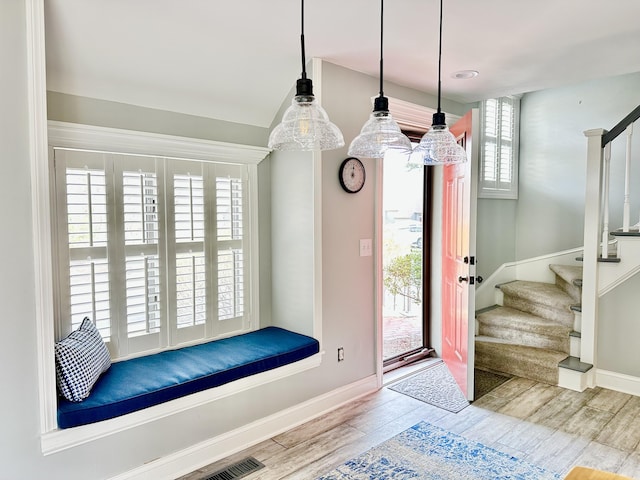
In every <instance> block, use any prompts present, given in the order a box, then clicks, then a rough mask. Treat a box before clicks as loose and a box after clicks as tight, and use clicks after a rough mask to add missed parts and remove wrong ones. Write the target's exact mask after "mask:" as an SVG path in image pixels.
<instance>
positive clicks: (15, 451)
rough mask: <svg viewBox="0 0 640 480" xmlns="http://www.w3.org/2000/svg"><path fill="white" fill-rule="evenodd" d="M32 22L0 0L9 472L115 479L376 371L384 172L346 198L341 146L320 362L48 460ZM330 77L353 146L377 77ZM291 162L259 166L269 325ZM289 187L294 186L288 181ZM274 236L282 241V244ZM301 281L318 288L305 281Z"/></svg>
mask: <svg viewBox="0 0 640 480" xmlns="http://www.w3.org/2000/svg"><path fill="white" fill-rule="evenodd" d="M25 20H26V15H25V11H24V2H23V1H22V0H5V1H3V2H0V60H1V61H2V65H3V72H8V74H6V75H3V88H2V89H1V90H0V111H2V112H3V114H2V117H1V120H0V121H1V122H2V124H1V125H2V128H0V159H1V161H2V162H3V164H4V166H5V169H6V171H8V172H11V176H9V175H2V176H1V178H0V191H1V192H2V195H3V198H5V199H6V200H7V201H5V202H2V205H0V222H1V224H2V225H5V228H10V229H11V235H3V236H2V238H1V239H0V262H1V263H2V265H3V268H2V276H1V277H0V312H1V318H2V319H3V322H4V324H3V332H4V334H5V336H6V338H9V339H10V341H7V342H5V346H4V347H3V349H2V355H3V360H4V361H3V362H1V366H0V373H1V376H2V378H3V380H4V381H5V382H6V384H7V385H11V392H10V393H9V394H6V395H3V396H2V397H1V398H0V408H1V409H2V411H3V412H5V413H6V415H5V416H4V417H3V429H2V432H3V433H2V435H1V436H0V439H1V440H0V441H1V442H2V443H1V445H0V447H1V448H0V464H2V466H3V476H6V477H7V478H44V477H46V478H51V479H62V478H64V479H65V480H75V479H78V480H80V479H82V480H84V479H87V478H91V479H101V478H110V477H113V476H115V475H117V474H119V473H122V472H125V471H128V470H131V469H134V468H136V467H140V466H141V465H143V464H145V463H147V462H151V461H153V460H155V459H157V458H161V457H163V456H166V455H169V454H172V453H174V452H177V451H180V450H182V449H185V448H187V447H189V446H192V445H194V444H197V443H199V442H202V441H205V440H207V439H209V438H212V437H216V436H219V435H222V434H224V433H225V432H228V431H231V430H233V429H236V428H238V427H241V426H243V425H246V424H248V423H250V422H253V421H256V420H259V419H261V418H264V417H266V416H268V415H271V414H274V413H276V412H279V411H281V410H283V409H286V408H288V407H291V406H294V405H298V404H300V403H302V402H304V401H306V400H309V399H311V398H314V397H317V396H319V395H321V394H324V393H327V392H329V391H331V390H334V389H336V388H339V387H341V386H345V385H348V384H350V383H352V382H354V381H357V380H360V379H363V378H366V377H367V376H370V375H372V374H373V373H374V372H375V358H376V357H375V351H374V348H375V347H374V342H373V339H374V338H375V337H374V328H375V319H374V270H373V258H372V257H364V258H363V257H360V256H359V253H358V241H359V239H360V238H373V226H374V206H375V192H374V185H375V173H374V169H373V162H372V161H368V162H367V164H366V166H367V169H368V172H369V181H368V182H367V185H366V187H365V189H364V190H363V191H362V192H361V193H360V194H359V195H356V196H351V195H347V194H346V193H344V192H343V191H342V190H341V189H340V187H339V185H338V181H337V178H336V177H337V169H338V165H339V163H340V161H341V160H342V159H343V157H344V156H345V155H346V147H345V149H344V150H339V151H334V152H327V153H326V154H323V159H322V161H323V164H322V185H323V187H322V192H321V195H322V206H323V212H322V213H323V217H322V229H323V236H322V248H323V252H324V256H323V259H322V268H323V273H324V276H323V279H322V285H323V296H322V299H321V302H322V309H323V313H324V318H323V340H324V344H323V345H324V348H325V350H326V352H327V355H326V356H325V357H324V360H323V362H322V365H321V366H320V367H318V368H316V369H313V370H310V371H307V372H304V373H301V374H298V375H295V376H292V377H288V378H286V379H282V380H279V381H275V382H272V383H270V384H268V385H264V386H260V387H257V388H254V389H251V390H249V391H245V392H242V393H240V394H237V395H234V396H232V397H228V398H224V399H221V400H219V401H216V402H213V403H211V404H208V405H205V406H201V407H198V408H194V409H191V410H189V411H185V412H182V413H180V414H177V415H173V416H171V417H167V418H163V419H161V420H157V421H154V422H151V423H149V424H146V425H143V426H140V427H136V428H133V429H130V430H127V431H124V432H120V433H118V434H114V435H111V436H109V437H108V438H104V439H100V440H96V441H93V442H89V443H86V444H84V445H81V446H78V447H75V448H71V449H68V450H65V451H63V452H60V453H56V454H51V455H48V456H46V457H44V456H43V455H42V454H41V451H40V444H39V419H38V412H39V407H38V376H37V365H36V360H37V352H36V348H37V346H36V328H35V326H36V320H35V311H34V306H33V301H32V299H33V297H34V295H35V289H34V283H35V280H34V274H33V268H34V267H33V265H32V258H33V256H32V240H33V236H32V228H31V210H30V201H31V196H30V165H29V144H28V121H29V119H28V118H27V113H26V112H27V94H26V90H25V85H26V83H27V82H26V76H27V67H26V54H25V52H26V39H25V27H24V25H25ZM323 76H324V83H325V89H324V100H325V105H326V107H327V110H328V111H329V114H330V115H331V117H332V118H333V119H334V121H335V122H336V123H338V124H339V126H340V127H341V128H342V129H343V132H344V133H345V137H346V138H347V141H349V140H350V139H351V138H353V136H354V135H355V134H357V132H358V131H359V129H360V127H361V125H362V123H363V122H364V121H365V119H366V118H367V116H368V115H369V112H370V109H371V107H370V103H369V102H370V97H371V96H372V95H374V94H375V92H376V91H377V88H376V82H375V79H371V78H369V77H364V76H362V75H360V74H357V73H355V72H350V71H348V70H344V69H341V68H339V67H334V66H332V65H329V64H326V68H325V70H324V75H323ZM294 80H295V79H292V83H293V82H294ZM389 93H390V94H393V95H395V96H397V97H399V98H403V99H406V100H413V98H415V97H418V96H419V94H418V93H417V92H410V91H407V90H406V89H400V88H397V89H390V92H389ZM408 93H411V95H408ZM405 94H407V95H405ZM412 97H413V98H412ZM286 103H288V100H287V101H286ZM49 106H50V108H51V116H50V118H52V119H56V120H63V121H71V122H84V123H89V124H93V125H102V126H109V127H115V128H130V129H137V130H146V131H153V132H158V133H166V134H175V135H182V136H193V137H202V138H207V139H212V140H221V141H238V142H241V143H242V142H244V143H252V144H257V145H264V144H265V143H266V138H267V135H266V133H267V132H266V131H264V129H258V130H256V129H254V128H253V127H247V126H236V125H230V124H228V123H227V122H219V121H208V120H206V119H199V118H197V117H189V118H187V117H188V116H184V115H180V114H172V113H170V112H159V111H152V110H149V109H143V108H140V107H135V106H132V105H123V104H114V103H111V102H104V101H99V100H93V99H83V98H78V97H73V96H69V95H58V94H55V93H52V92H50V95H49ZM431 106H433V105H431ZM455 113H458V112H455ZM211 127H215V128H211ZM218 127H220V128H218ZM283 158H284V157H283ZM289 161H291V160H290V159H286V160H285V163H283V164H278V165H272V164H271V160H269V159H267V160H265V161H264V162H263V163H262V164H261V165H260V167H259V171H260V179H259V188H260V192H259V198H260V203H261V211H260V217H261V218H260V235H261V236H262V235H264V236H265V237H266V238H264V239H263V242H262V243H261V268H264V269H265V270H267V271H268V272H261V283H262V288H261V302H264V304H263V305H261V310H262V314H263V320H264V321H265V322H269V323H277V320H274V319H272V318H270V315H271V313H272V312H277V311H279V310H280V309H281V308H282V306H281V305H276V306H273V308H272V305H271V302H272V301H273V299H275V298H277V297H278V296H281V297H282V291H281V290H279V289H280V288H281V286H280V285H278V283H277V282H273V283H272V281H271V276H270V273H271V271H275V269H276V268H278V267H275V268H274V269H270V268H269V267H270V263H271V262H272V261H273V260H274V258H275V259H277V258H278V256H277V255H271V252H272V251H273V252H275V251H276V250H277V249H280V248H281V246H282V245H280V244H279V240H278V238H277V235H274V234H273V229H272V227H271V219H272V218H276V219H277V220H276V222H280V221H281V220H282V219H283V218H285V217H286V213H287V212H282V211H278V212H273V211H272V210H273V209H274V208H277V209H281V208H284V206H283V205H284V204H287V203H288V197H287V190H286V189H284V188H283V189H282V190H281V191H278V192H277V193H276V194H275V195H273V198H275V199H276V201H274V202H273V203H272V201H271V200H272V193H273V192H272V191H271V188H272V186H273V187H274V188H275V186H276V185H280V184H281V183H284V184H285V186H286V185H287V182H286V181H285V182H281V180H282V178H281V167H284V170H288V168H286V167H287V165H288V162H289ZM274 163H276V162H274ZM295 168H296V171H298V170H299V169H302V170H304V168H305V167H304V166H303V164H298V165H296V167H295ZM299 173H300V174H304V172H299ZM274 177H277V179H276V180H274ZM289 191H290V192H294V190H291V188H290V187H289ZM295 192H296V193H295V194H296V195H297V196H298V197H306V196H307V194H305V193H304V192H302V189H301V188H300V189H298V190H295ZM300 208H302V209H306V208H307V207H306V206H296V207H295V208H294V209H291V212H292V213H296V210H298V209H300ZM303 230H304V231H303V232H300V234H301V235H302V234H304V235H308V234H309V227H308V225H306V226H305V227H304V228H303ZM276 240H278V245H275V246H274V242H275V241H276ZM305 240H306V239H301V241H305ZM309 240H310V239H309ZM301 245H302V244H301ZM303 253H304V250H300V255H301V256H303V255H302V254H303ZM304 260H305V262H306V259H304ZM302 268H303V275H302V277H305V278H306V279H307V281H308V278H310V276H309V274H308V268H309V267H308V264H306V265H303V266H302ZM304 269H307V271H306V272H304ZM267 273H268V274H267ZM301 288H302V287H301ZM304 288H307V289H308V288H311V286H310V285H305V286H304ZM304 314H306V312H303V315H304ZM338 346H342V347H344V349H345V356H346V360H345V361H344V362H342V363H340V364H338V362H337V359H336V355H335V352H336V349H337V347H338ZM105 452H108V454H109V455H108V456H107V455H105Z"/></svg>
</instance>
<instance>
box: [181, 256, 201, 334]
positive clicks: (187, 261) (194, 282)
mask: <svg viewBox="0 0 640 480" xmlns="http://www.w3.org/2000/svg"><path fill="white" fill-rule="evenodd" d="M176 292H177V309H178V312H177V325H178V328H185V327H191V326H194V325H202V324H204V323H205V321H206V319H207V314H206V300H207V296H206V285H205V261H204V253H183V254H178V255H177V257H176Z"/></svg>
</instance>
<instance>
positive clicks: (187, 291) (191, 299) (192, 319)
mask: <svg viewBox="0 0 640 480" xmlns="http://www.w3.org/2000/svg"><path fill="white" fill-rule="evenodd" d="M173 185H174V202H175V235H176V243H179V244H182V245H183V246H184V247H186V246H188V247H189V251H188V252H182V251H181V252H180V253H177V254H176V297H177V298H176V306H177V327H178V328H185V327H191V326H194V325H203V324H204V323H205V322H206V320H207V312H206V298H207V297H206V269H205V265H206V262H205V254H204V239H205V235H204V231H205V225H204V179H203V177H202V176H199V175H191V174H188V175H183V174H176V175H174V177H173Z"/></svg>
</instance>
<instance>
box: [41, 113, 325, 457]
mask: <svg viewBox="0 0 640 480" xmlns="http://www.w3.org/2000/svg"><path fill="white" fill-rule="evenodd" d="M47 124H48V142H47V143H48V147H47V146H46V145H41V146H40V147H39V148H40V151H39V152H38V154H36V155H34V156H35V157H36V159H35V160H36V162H37V160H38V159H40V161H41V162H43V163H44V162H46V166H47V168H42V165H40V164H38V163H36V165H37V167H38V168H36V169H34V172H36V173H37V185H38V186H39V187H40V188H41V191H43V192H46V195H41V196H39V197H38V202H37V208H34V212H37V214H38V219H36V220H34V225H35V226H36V227H37V228H36V230H35V231H36V233H35V234H34V238H35V239H39V240H40V243H39V245H37V246H34V252H35V255H36V256H37V258H36V265H40V267H39V268H36V270H37V272H38V273H37V275H38V278H40V280H41V281H42V283H43V285H41V288H40V290H39V291H40V292H41V294H40V295H39V296H38V298H36V308H37V311H38V312H41V314H42V315H41V316H40V317H39V321H38V328H39V338H38V346H39V360H40V368H39V381H40V389H39V390H40V407H41V415H42V417H41V429H42V430H41V431H42V434H41V437H40V441H41V450H42V452H43V454H45V455H49V454H52V453H55V452H59V451H63V450H66V449H68V448H72V447H74V446H77V445H81V444H84V443H87V442H90V441H93V440H96V439H99V438H103V437H106V436H109V435H112V434H114V433H117V432H121V431H124V430H127V429H130V428H134V427H137V426H139V425H143V424H146V423H149V422H152V421H155V420H158V419H161V418H164V417H167V416H170V415H174V414H176V413H179V412H182V411H185V410H188V409H191V408H195V407H198V406H201V405H204V404H207V403H210V402H213V401H216V400H218V399H220V398H224V397H227V396H230V395H234V394H236V393H239V392H242V391H245V390H247V389H250V388H254V387H256V386H259V385H263V384H266V383H269V382H273V381H276V380H278V379H281V378H285V377H288V376H291V375H295V374H297V373H300V372H303V371H306V370H309V369H312V368H316V367H317V366H319V365H320V363H321V358H322V353H319V354H317V355H314V356H312V357H309V358H307V359H304V360H302V361H300V362H296V363H294V364H290V365H287V366H285V367H281V368H278V369H275V370H270V371H268V372H265V373H263V374H260V375H254V376H251V377H247V378H243V379H240V380H237V381H235V382H233V383H232V384H227V385H223V386H221V387H218V388H214V389H209V390H206V391H203V392H199V393H197V394H194V395H189V396H187V397H183V398H180V399H177V400H173V401H171V402H166V403H164V404H161V405H157V406H154V407H150V408H148V409H144V410H141V411H139V412H134V413H131V414H128V415H125V416H122V417H118V418H114V419H111V420H107V421H104V422H98V423H95V424H90V425H83V426H81V427H76V428H71V429H63V430H59V429H58V428H57V422H56V412H57V395H56V383H55V364H54V355H53V344H54V341H55V336H54V335H55V334H54V328H53V327H54V315H53V312H54V311H55V308H56V305H55V299H54V295H53V291H54V288H53V279H54V278H56V277H55V272H52V270H53V265H54V264H55V262H54V258H53V249H52V246H53V244H52V239H53V238H54V235H53V234H54V233H55V232H53V231H52V230H53V228H55V226H54V223H53V222H52V220H51V215H52V207H53V199H52V198H51V193H52V192H51V189H49V178H50V171H51V168H53V165H52V163H51V162H52V158H53V157H52V155H51V153H52V150H53V147H54V146H57V147H64V148H78V149H85V150H86V149H90V147H89V146H91V145H92V146H93V148H95V149H98V150H101V151H102V150H110V151H113V152H114V153H134V154H135V153H138V154H141V155H149V154H152V155H157V156H162V157H170V158H177V159H188V160H191V159H193V160H202V161H207V160H208V159H211V158H215V159H216V161H222V162H226V163H239V162H242V163H245V164H247V165H248V167H249V169H250V170H253V171H254V174H252V175H250V178H249V191H250V200H249V201H250V202H254V201H255V202H257V201H258V178H257V169H258V164H259V163H260V162H261V161H262V160H263V159H264V158H266V157H267V155H268V154H269V150H268V149H267V148H264V147H256V146H247V145H237V144H231V143H225V142H215V141H209V140H200V139H195V138H186V137H176V136H170V135H162V134H154V133H147V132H139V131H129V130H121V129H113V128H107V127H96V126H89V125H81V124H73V123H66V122H57V121H49V122H47ZM47 148H48V150H47ZM47 151H48V155H47ZM45 179H46V180H47V181H46V182H45V181H44V180H45ZM34 215H36V213H34ZM257 215H258V212H257V209H254V214H253V217H254V218H253V219H252V220H251V221H252V222H256V223H255V224H254V228H255V229H256V230H255V231H256V232H257V231H258V230H257V221H258V217H257ZM38 233H40V234H41V235H39V234H38ZM250 241H251V243H252V245H251V247H250V248H251V249H252V251H253V252H256V253H255V254H254V255H253V258H252V259H251V263H252V265H251V269H252V270H251V272H252V273H251V275H250V281H251V282H252V285H251V291H252V295H255V296H256V298H259V297H258V294H259V291H258V283H259V275H258V265H259V258H258V252H259V244H258V235H252V237H251V240H250ZM45 261H46V263H44V264H41V263H38V262H45ZM47 272H49V273H50V275H48V276H47Z"/></svg>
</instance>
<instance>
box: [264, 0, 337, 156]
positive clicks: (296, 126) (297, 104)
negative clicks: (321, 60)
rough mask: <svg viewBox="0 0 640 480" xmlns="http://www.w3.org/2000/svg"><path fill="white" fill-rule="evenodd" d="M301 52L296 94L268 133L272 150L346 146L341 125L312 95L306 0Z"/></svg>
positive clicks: (319, 148) (302, 12)
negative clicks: (333, 121)
mask: <svg viewBox="0 0 640 480" xmlns="http://www.w3.org/2000/svg"><path fill="white" fill-rule="evenodd" d="M300 7H301V8H300V20H301V21H300V47H301V48H300V53H301V60H302V75H301V78H299V79H298V81H297V83H296V96H295V97H293V100H292V101H291V106H290V107H289V108H287V109H286V110H285V112H284V115H283V116H282V122H280V123H279V124H278V125H277V126H276V127H275V128H274V129H273V130H272V131H271V134H270V135H269V143H268V145H269V148H271V149H273V150H332V149H334V148H340V147H343V146H344V138H343V137H342V132H340V129H339V128H338V127H337V126H336V125H334V124H333V123H331V121H330V120H329V116H328V115H327V112H325V111H324V109H323V108H322V107H321V106H320V105H319V104H318V102H317V101H316V99H315V97H314V96H313V82H312V81H311V79H310V78H307V70H306V56H305V52H304V0H301V1H300Z"/></svg>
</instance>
